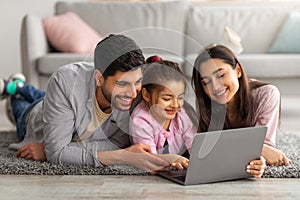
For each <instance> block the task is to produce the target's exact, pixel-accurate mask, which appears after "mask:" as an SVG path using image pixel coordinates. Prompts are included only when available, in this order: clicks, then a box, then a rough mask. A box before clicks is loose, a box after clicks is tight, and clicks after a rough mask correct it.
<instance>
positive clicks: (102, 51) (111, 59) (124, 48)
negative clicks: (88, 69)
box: [94, 34, 145, 79]
mask: <svg viewBox="0 0 300 200" xmlns="http://www.w3.org/2000/svg"><path fill="white" fill-rule="evenodd" d="M94 62H95V68H96V69H98V70H99V71H100V72H101V73H102V76H103V77H104V78H105V79H106V78H107V77H108V76H113V75H115V74H116V72H117V71H121V72H127V71H130V70H133V69H136V68H139V67H141V66H142V65H143V64H144V63H145V58H144V55H143V52H142V50H141V49H140V47H139V46H138V45H137V44H136V43H135V42H134V41H133V40H132V39H131V38H128V37H126V36H124V35H113V34H111V35H109V36H108V37H106V38H104V39H103V40H101V41H100V42H99V43H98V44H97V46H96V49H95V52H94Z"/></svg>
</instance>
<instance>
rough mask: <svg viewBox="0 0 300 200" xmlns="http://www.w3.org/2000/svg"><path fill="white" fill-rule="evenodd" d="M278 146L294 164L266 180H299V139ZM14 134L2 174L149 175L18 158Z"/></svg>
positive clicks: (1, 147) (0, 155)
mask: <svg viewBox="0 0 300 200" xmlns="http://www.w3.org/2000/svg"><path fill="white" fill-rule="evenodd" d="M277 138H278V139H277V146H278V148H279V149H280V150H282V151H283V152H285V154H286V155H287V156H288V158H289V159H291V160H292V163H291V165H289V166H280V167H275V166H267V168H266V170H265V173H264V175H263V177H265V178H299V177H300V172H299V171H300V157H299V155H300V154H299V153H300V148H299V145H300V136H297V135H293V134H280V135H279V136H278V137H277ZM17 141H18V139H17V137H16V133H15V132H14V131H9V132H0V174H18V175H148V173H146V172H145V171H143V170H139V169H137V168H135V167H132V166H127V165H114V166H109V167H97V168H95V167H89V166H78V165H70V164H51V163H47V162H39V161H30V160H25V159H22V158H16V156H15V155H16V152H15V151H12V150H9V149H8V145H9V144H10V143H14V142H17Z"/></svg>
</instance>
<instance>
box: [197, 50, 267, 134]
mask: <svg viewBox="0 0 300 200" xmlns="http://www.w3.org/2000/svg"><path fill="white" fill-rule="evenodd" d="M214 58H218V59H221V60H222V61H224V62H225V63H227V64H229V65H231V66H232V69H235V68H236V66H237V64H238V65H239V66H240V68H241V72H242V75H241V77H240V78H239V89H238V91H237V94H236V99H237V100H236V108H237V110H238V112H237V113H236V114H237V118H238V119H241V121H242V123H241V124H239V127H250V126H254V125H255V120H256V119H255V112H256V110H257V107H258V102H256V101H255V99H254V98H253V96H252V94H251V91H252V90H253V89H256V88H258V87H261V86H263V85H266V84H267V83H263V82H260V81H254V80H250V79H249V78H248V77H247V74H246V72H245V70H244V69H243V67H242V65H241V63H240V62H239V61H238V59H237V57H236V56H235V55H234V53H233V52H232V51H231V50H229V49H228V48H227V47H225V46H223V45H214V46H211V47H207V48H205V49H204V50H203V51H202V52H201V53H200V54H199V55H198V57H197V58H196V60H195V63H194V68H193V76H192V86H193V88H194V90H195V93H196V100H197V101H196V107H197V112H198V113H199V114H200V116H199V126H198V131H199V132H206V131H213V130H222V129H229V128H239V127H232V126H231V125H230V124H229V122H228V118H227V114H226V105H221V104H218V103H217V102H215V101H213V100H211V99H210V97H209V96H208V95H207V94H206V93H205V91H204V88H203V86H202V84H201V74H200V72H199V71H200V65H201V64H202V63H203V62H206V61H207V60H210V59H214Z"/></svg>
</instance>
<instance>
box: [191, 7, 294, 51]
mask: <svg viewBox="0 0 300 200" xmlns="http://www.w3.org/2000/svg"><path fill="white" fill-rule="evenodd" d="M296 5H300V4H299V3H291V4H285V3H282V4H280V6H279V5H275V4H264V3H259V4H250V3H249V4H247V3H243V4H237V3H234V4H222V3H219V4H216V5H201V6H196V5H194V6H190V8H189V11H188V14H187V20H186V35H187V36H188V37H191V38H193V39H194V41H192V42H194V43H195V42H196V43H198V45H195V44H190V43H189V42H187V43H186V44H185V45H186V52H187V54H190V53H196V52H198V51H199V48H198V49H197V46H200V47H201V46H202V47H203V46H206V45H208V44H210V43H223V41H224V38H223V30H224V27H225V26H228V27H230V28H232V29H233V30H234V31H235V32H237V33H238V34H239V36H240V37H241V43H242V46H243V47H244V53H266V52H268V50H269V48H270V46H271V45H272V43H273V41H274V38H275V37H276V33H277V32H278V30H280V27H281V25H282V24H283V22H284V21H285V19H286V17H287V16H288V14H289V13H290V11H291V10H293V9H295V6H296Z"/></svg>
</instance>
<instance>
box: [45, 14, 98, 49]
mask: <svg viewBox="0 0 300 200" xmlns="http://www.w3.org/2000/svg"><path fill="white" fill-rule="evenodd" d="M43 25H44V28H45V32H46V35H47V38H48V40H49V41H50V43H51V44H52V46H53V47H54V48H55V49H57V50H58V51H62V52H71V53H89V52H93V50H94V48H95V47H96V45H97V43H98V42H99V41H100V39H101V37H100V35H99V34H98V33H96V32H95V31H94V30H93V29H92V28H91V27H90V26H89V25H88V24H86V23H85V22H84V21H83V20H81V19H80V17H79V16H78V15H77V14H75V13H72V12H67V13H64V14H61V15H56V16H51V17H47V18H44V19H43Z"/></svg>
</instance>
